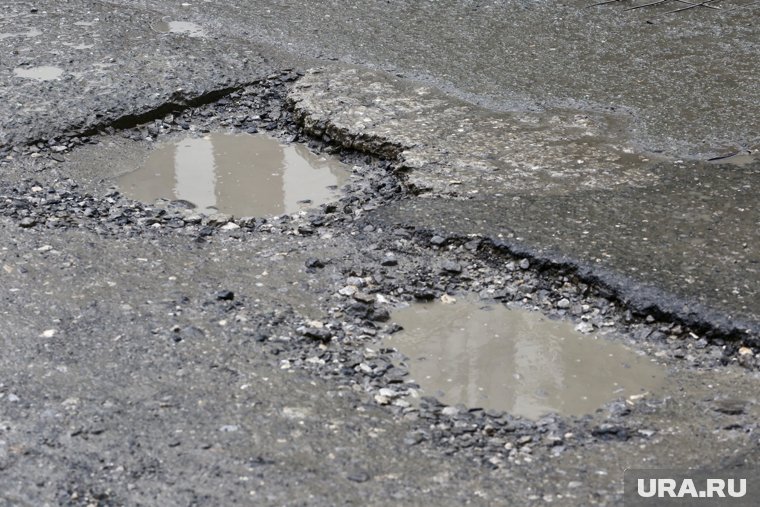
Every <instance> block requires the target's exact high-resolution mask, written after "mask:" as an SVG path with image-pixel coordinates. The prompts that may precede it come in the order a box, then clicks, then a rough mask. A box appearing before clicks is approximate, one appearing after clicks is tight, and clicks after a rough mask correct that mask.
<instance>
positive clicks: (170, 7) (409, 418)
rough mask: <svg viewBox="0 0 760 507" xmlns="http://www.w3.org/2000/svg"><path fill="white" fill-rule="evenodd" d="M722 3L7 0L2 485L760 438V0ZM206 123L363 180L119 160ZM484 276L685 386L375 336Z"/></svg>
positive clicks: (476, 470)
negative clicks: (132, 186)
mask: <svg viewBox="0 0 760 507" xmlns="http://www.w3.org/2000/svg"><path fill="white" fill-rule="evenodd" d="M722 7H724V8H723V9H721V10H720V11H716V10H712V9H691V10H689V11H685V12H684V13H682V14H679V15H672V14H666V11H667V9H668V8H667V6H662V7H661V8H659V9H637V10H634V11H624V10H623V9H621V8H620V7H619V6H617V5H613V6H609V7H604V6H600V7H595V8H586V4H585V3H580V2H570V3H568V4H566V5H562V6H558V5H555V4H554V3H551V2H519V1H497V2H490V3H485V2H475V1H454V0H446V1H441V2H424V3H423V2H395V1H390V2H386V3H382V4H379V3H376V2H363V1H359V2H352V3H351V5H350V6H348V7H347V6H346V4H345V2H332V1H320V2H309V3H307V4H304V5H299V6H294V5H291V4H288V3H286V2H279V1H271V0H270V1H256V2H216V1H208V0H204V1H197V2H192V1H190V2H186V3H182V4H180V3H177V2H163V1H158V0H155V1H154V0H150V1H140V2H133V1H124V2H118V3H116V2H114V3H112V2H101V1H86V0H71V1H68V2H55V1H52V0H48V1H37V2H28V1H15V0H13V1H9V2H5V3H4V5H3V10H2V12H0V99H2V100H0V315H2V319H0V337H1V338H2V354H0V505H8V506H15V505H77V506H78V505H98V506H100V505H103V506H106V505H109V506H110V505H178V506H179V505H182V506H185V505H231V504H235V505H338V504H341V505H343V504H345V505H430V504H431V503H435V504H439V505H546V504H555V505H579V506H580V505H619V504H620V503H621V495H622V473H623V471H624V470H625V469H626V468H628V467H640V468H651V467H657V466H661V467H676V466H679V467H697V468H699V467H707V466H714V465H715V464H716V463H717V464H719V465H720V466H723V467H731V468H736V467H751V466H757V464H758V463H757V461H758V456H759V454H758V452H757V448H758V444H759V442H758V440H757V436H756V429H757V420H758V415H760V413H759V412H758V411H759V410H760V407H759V406H758V403H757V392H758V383H759V382H760V377H758V362H757V360H756V355H757V353H758V352H759V349H758V347H760V340H759V338H760V337H759V336H758V333H759V332H760V307H758V300H759V299H758V297H757V286H758V282H760V280H758V276H759V275H758V270H757V264H758V262H759V260H758V252H760V242H759V241H758V233H757V225H758V224H759V223H760V217H758V210H757V207H756V205H755V202H754V199H753V198H752V195H753V193H752V192H753V189H754V187H755V186H756V185H757V176H758V169H760V166H758V162H757V149H758V147H759V146H760V144H759V141H758V130H757V124H756V119H755V118H757V117H758V114H757V113H758V111H757V108H758V104H757V101H756V97H757V95H758V87H759V86H760V83H759V82H758V79H757V76H756V71H755V69H756V68H757V67H758V66H759V65H758V64H759V63H760V62H757V59H758V54H760V53H758V52H757V44H758V37H759V35H758V30H757V28H756V26H755V18H756V16H757V9H758V7H756V6H755V7H753V5H752V4H751V3H749V2H742V1H739V0H734V1H732V2H728V1H727V2H725V3H724V4H723V5H722ZM178 21H180V22H186V23H194V25H180V26H185V27H187V26H192V27H193V28H192V29H180V30H178V31H175V32H169V33H166V27H171V26H172V24H171V22H178ZM183 30H184V31H183ZM39 67H45V68H47V67H55V68H56V69H58V70H57V71H56V72H58V71H59V75H58V76H57V77H54V78H53V79H50V80H38V79H34V78H29V77H24V75H28V74H27V72H29V71H34V70H35V69H36V68H39ZM38 70H39V69H38ZM44 70H45V69H44V68H43V69H42V71H44ZM209 130H231V131H235V132H250V131H255V130H258V131H266V132H269V133H270V134H272V135H275V136H277V137H278V138H279V139H281V140H282V141H283V142H286V143H287V142H302V143H305V144H307V145H308V146H309V147H310V148H311V149H312V150H315V151H317V152H320V153H323V154H334V155H335V156H340V157H341V158H342V159H343V160H344V161H345V162H347V163H348V164H349V165H350V166H351V167H353V174H352V177H351V179H350V181H349V183H348V184H347V185H346V186H345V188H344V197H343V198H342V199H340V200H339V201H337V202H335V203H330V204H328V205H322V206H321V207H319V208H318V209H313V210H310V211H307V212H304V213H301V214H294V215H293V216H287V215H286V216H281V217H221V216H217V217H211V218H208V217H205V218H202V219H198V218H196V217H194V216H193V214H192V210H187V209H185V208H183V207H182V203H178V202H168V201H160V202H156V203H136V202H134V201H131V200H129V199H126V198H125V197H124V196H122V195H121V194H120V193H119V192H117V191H115V190H114V189H113V188H111V185H112V184H113V182H114V178H115V177H116V176H118V174H116V173H117V172H118V170H120V169H117V164H113V163H111V161H109V156H112V152H109V151H108V147H109V146H111V145H114V144H119V145H120V146H121V145H128V144H130V143H132V144H134V145H135V146H149V145H150V144H151V143H154V142H157V141H161V140H163V139H170V138H172V136H180V135H185V134H187V133H190V134H191V135H196V134H198V133H203V132H206V131H209ZM117 138H118V140H119V142H118V143H114V142H113V140H114V139H117ZM93 153H95V155H92V154H93ZM718 157H726V158H725V159H720V160H708V159H715V158H718ZM93 161H94V162H93ZM123 165H124V162H123V161H122V163H121V164H119V165H118V167H123ZM447 262H448V263H449V264H446V263H447ZM452 262H454V263H455V264H456V265H457V266H459V267H458V268H457V269H456V270H453V271H452V270H447V269H445V268H443V267H442V266H445V265H449V266H450V265H452V264H451V263H452ZM347 288H348V289H347ZM464 293H472V294H478V295H479V297H480V298H482V299H483V300H486V301H489V302H491V303H493V304H500V303H499V302H504V303H507V302H509V303H512V304H518V305H520V306H522V307H524V308H526V309H531V310H536V311H542V312H544V313H545V314H547V315H549V316H550V317H551V318H561V319H567V320H570V321H572V322H574V323H580V324H583V326H585V328H587V329H590V330H596V331H601V330H608V331H609V332H610V339H613V340H618V341H620V342H621V343H624V344H625V345H626V346H628V347H631V348H633V349H634V350H636V351H637V352H638V353H640V354H642V355H644V356H646V357H648V358H649V359H650V360H652V361H654V362H656V363H658V364H660V365H661V366H662V367H663V368H664V369H666V370H667V372H668V373H667V375H668V377H667V379H668V382H667V386H666V389H665V391H664V392H663V393H662V394H657V395H648V396H644V397H628V398H621V399H618V400H611V402H610V403H608V404H606V405H604V406H602V407H599V410H597V411H595V412H593V413H591V414H588V415H586V416H583V417H563V416H560V415H548V416H546V417H544V418H541V419H539V420H538V421H530V420H525V419H521V418H517V417H513V416H512V415H510V414H505V413H498V412H495V411H491V410H487V409H486V410H483V409H480V408H479V407H444V406H443V405H441V404H440V403H439V402H438V401H437V400H435V399H434V398H432V397H429V396H424V395H425V394H427V393H424V392H423V393H420V392H419V389H418V387H419V386H417V384H416V383H415V382H414V379H412V378H410V377H409V375H408V371H407V370H406V368H405V362H404V358H403V357H400V355H399V354H398V353H397V352H395V351H390V350H380V348H379V346H378V343H379V342H380V341H381V340H382V339H383V337H386V336H388V335H389V334H391V333H393V332H395V331H397V330H396V329H395V328H394V325H393V323H392V319H391V320H389V313H390V312H392V310H393V308H394V307H395V306H397V305H400V304H404V303H409V302H413V301H416V300H429V299H433V298H440V297H442V296H444V295H445V296H447V297H457V296H458V295H461V294H464ZM560 300H566V301H569V302H570V304H569V305H568V304H563V305H560V304H559V301H560ZM420 394H421V395H423V396H424V397H423V398H421V399H419V396H420ZM412 401H413V402H414V403H410V402H412Z"/></svg>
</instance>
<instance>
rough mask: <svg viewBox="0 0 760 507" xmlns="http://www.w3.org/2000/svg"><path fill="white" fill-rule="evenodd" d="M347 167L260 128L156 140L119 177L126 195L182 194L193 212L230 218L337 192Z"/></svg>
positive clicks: (297, 205)
mask: <svg viewBox="0 0 760 507" xmlns="http://www.w3.org/2000/svg"><path fill="white" fill-rule="evenodd" d="M347 177H348V168H347V167H346V166H345V165H344V164H342V163H340V162H339V161H338V160H337V159H334V158H329V157H320V156H317V155H315V154H313V153H312V152H310V151H309V150H308V148H306V147H305V146H303V145H300V144H291V145H284V144H282V143H280V142H279V141H278V140H276V139H274V138H272V137H269V136H266V135H261V134H256V135H254V134H223V133H213V134H210V135H207V136H204V137H186V138H184V139H180V140H179V141H175V142H168V143H163V144H160V145H158V146H156V147H155V148H154V149H153V150H152V151H151V152H150V154H149V155H148V156H147V157H146V158H145V159H144V162H143V164H142V166H141V167H140V168H139V169H137V170H136V171H133V172H130V173H128V174H125V175H123V176H122V177H120V178H119V186H120V187H121V189H122V190H123V191H124V192H125V194H127V195H128V196H129V197H132V198H134V199H137V200H141V201H146V202H151V201H154V200H156V199H159V198H167V199H181V200H185V201H189V202H190V203H192V204H193V205H194V206H195V207H196V209H197V210H198V211H199V212H202V213H207V214H210V213H216V212H217V211H221V212H224V213H231V214H234V215H236V216H260V215H277V214H282V213H294V212H297V211H299V210H301V209H304V208H307V207H312V206H317V205H319V204H322V203H325V202H327V201H330V200H332V199H335V198H336V197H337V195H338V187H339V186H340V185H341V184H343V183H344V182H345V181H346V179H347Z"/></svg>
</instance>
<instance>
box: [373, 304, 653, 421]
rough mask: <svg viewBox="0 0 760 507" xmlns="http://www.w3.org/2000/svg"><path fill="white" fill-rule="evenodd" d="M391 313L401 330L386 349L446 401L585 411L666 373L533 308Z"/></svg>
mask: <svg viewBox="0 0 760 507" xmlns="http://www.w3.org/2000/svg"><path fill="white" fill-rule="evenodd" d="M392 317H393V320H394V321H395V322H397V323H398V324H400V325H401V326H403V328H404V329H403V330H402V331H400V332H398V333H396V334H394V335H393V336H391V337H390V338H388V339H386V340H385V341H384V342H383V346H385V347H393V348H396V349H397V350H399V352H401V353H402V354H404V355H406V356H408V357H409V358H410V360H409V365H408V366H409V369H410V373H411V377H412V378H414V379H415V380H416V381H417V382H418V383H419V384H420V386H421V387H422V389H423V391H424V392H425V393H426V394H429V395H434V396H436V397H437V398H438V399H440V400H441V401H442V402H444V403H446V404H448V405H456V404H464V405H466V406H468V407H482V408H488V409H494V410H504V411H507V412H509V413H512V414H514V415H519V416H523V417H528V418H538V417H540V416H542V415H545V414H547V413H550V412H556V413H559V414H562V415H582V414H587V413H591V412H593V411H595V410H596V409H598V408H599V407H600V406H601V405H603V404H604V403H607V402H609V401H612V400H614V399H617V398H621V397H630V396H636V395H641V394H643V393H647V392H649V393H652V392H657V391H659V390H660V388H661V387H662V385H663V382H664V378H665V371H664V369H663V368H662V367H661V366H660V365H658V364H656V363H654V362H652V361H651V360H649V359H648V358H646V357H642V356H640V355H637V354H636V353H635V352H633V351H632V350H630V349H628V348H627V347H625V346H623V345H622V344H620V343H617V342H614V341H611V340H608V339H606V338H604V337H601V336H598V335H584V334H581V333H579V332H577V331H575V329H574V328H573V325H572V324H571V323H568V322H563V321H554V320H549V319H547V318H545V317H544V316H542V315H541V314H540V313H538V312H532V311H527V310H523V309H514V308H507V307H505V306H503V305H489V306H484V305H483V304H482V303H476V302H472V301H467V300H464V301H457V302H456V303H454V304H444V303H441V302H434V303H415V304H413V305H412V306H409V307H407V308H403V309H401V310H397V311H396V312H394V313H393V315H392Z"/></svg>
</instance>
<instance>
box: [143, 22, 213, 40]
mask: <svg viewBox="0 0 760 507" xmlns="http://www.w3.org/2000/svg"><path fill="white" fill-rule="evenodd" d="M151 28H153V30H155V31H156V32H158V33H176V34H183V35H187V36H189V37H205V36H206V32H205V31H204V30H203V28H202V27H201V26H200V25H199V24H197V23H192V22H190V21H158V22H156V23H153V25H152V26H151Z"/></svg>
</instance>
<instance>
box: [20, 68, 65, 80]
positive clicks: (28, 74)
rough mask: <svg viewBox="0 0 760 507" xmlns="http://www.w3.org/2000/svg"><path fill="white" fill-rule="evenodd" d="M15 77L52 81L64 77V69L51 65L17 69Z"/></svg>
mask: <svg viewBox="0 0 760 507" xmlns="http://www.w3.org/2000/svg"><path fill="white" fill-rule="evenodd" d="M13 75H15V76H17V77H23V78H26V79H34V80H36V81H52V80H53V79H58V78H59V77H61V76H62V75H63V69H61V68H60V67H53V66H51V65H43V66H41V67H16V68H15V69H13Z"/></svg>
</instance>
